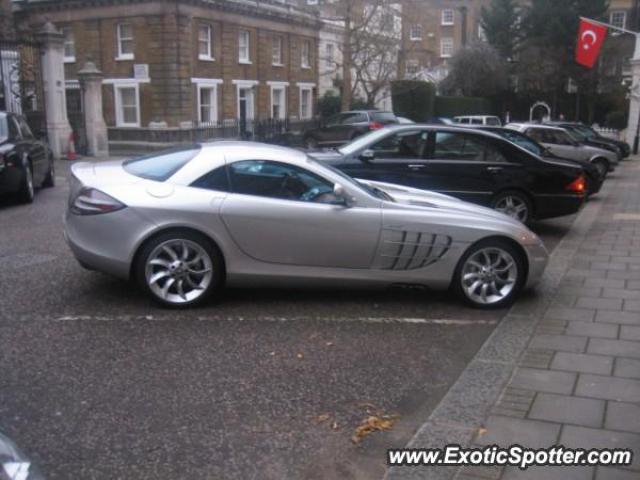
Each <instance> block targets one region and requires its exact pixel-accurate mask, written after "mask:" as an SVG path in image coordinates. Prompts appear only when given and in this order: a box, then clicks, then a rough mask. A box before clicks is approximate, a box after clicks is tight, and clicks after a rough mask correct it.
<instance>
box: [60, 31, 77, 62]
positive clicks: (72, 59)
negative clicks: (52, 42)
mask: <svg viewBox="0 0 640 480" xmlns="http://www.w3.org/2000/svg"><path fill="white" fill-rule="evenodd" d="M60 31H61V32H62V33H63V34H64V40H63V44H62V55H63V57H62V59H63V61H64V63H74V62H75V61H76V39H75V36H74V34H73V27H72V26H71V25H68V26H66V27H62V28H61V29H60ZM67 34H70V35H69V36H70V37H71V39H69V36H68V35H67ZM68 45H71V47H72V48H73V55H67V46H68Z"/></svg>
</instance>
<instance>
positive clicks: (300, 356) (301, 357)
mask: <svg viewBox="0 0 640 480" xmlns="http://www.w3.org/2000/svg"><path fill="white" fill-rule="evenodd" d="M296 357H298V358H299V359H300V360H302V359H303V358H304V354H303V353H302V352H301V353H298V355H296Z"/></svg>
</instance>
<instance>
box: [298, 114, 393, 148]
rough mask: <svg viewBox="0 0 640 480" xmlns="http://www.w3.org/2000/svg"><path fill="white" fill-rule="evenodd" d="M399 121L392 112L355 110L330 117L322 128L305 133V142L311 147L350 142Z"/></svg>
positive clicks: (331, 145) (332, 145) (333, 145)
mask: <svg viewBox="0 0 640 480" xmlns="http://www.w3.org/2000/svg"><path fill="white" fill-rule="evenodd" d="M395 123H398V119H397V118H396V116H395V115H394V114H393V113H392V112H381V111H379V110H354V111H351V112H342V113H338V114H337V115H334V116H332V117H329V118H328V119H327V120H326V121H324V122H323V123H322V125H321V126H320V128H315V129H313V130H308V131H306V132H305V133H304V137H303V139H304V144H305V146H306V147H307V148H309V149H316V148H318V147H335V146H338V145H342V144H344V143H347V142H350V141H351V140H353V139H354V138H357V137H359V136H360V135H363V134H365V133H368V132H370V131H372V130H377V129H379V128H383V127H385V126H387V125H390V124H395Z"/></svg>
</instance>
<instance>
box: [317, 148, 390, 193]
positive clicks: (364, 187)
mask: <svg viewBox="0 0 640 480" xmlns="http://www.w3.org/2000/svg"><path fill="white" fill-rule="evenodd" d="M307 159H308V161H309V162H311V163H314V164H316V165H319V166H321V167H322V168H326V169H327V170H330V171H331V172H333V173H335V174H336V175H338V176H340V178H342V179H343V180H344V181H345V182H346V183H347V184H349V185H351V186H352V187H355V188H357V189H358V190H360V191H361V192H365V193H367V194H369V195H371V196H373V197H376V198H380V199H382V200H389V201H394V199H393V197H392V196H391V195H389V194H388V193H387V192H384V191H382V190H380V189H379V188H375V187H370V186H369V185H367V184H365V183H360V182H358V181H357V180H356V179H355V178H352V177H350V176H349V175H347V174H346V173H344V172H342V171H340V170H338V169H337V168H335V167H333V166H331V165H327V164H326V163H320V162H318V161H317V160H314V159H313V158H310V157H307Z"/></svg>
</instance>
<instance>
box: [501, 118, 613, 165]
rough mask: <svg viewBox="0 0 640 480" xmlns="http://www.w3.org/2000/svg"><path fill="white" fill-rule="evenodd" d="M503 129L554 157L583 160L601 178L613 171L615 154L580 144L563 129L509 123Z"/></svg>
mask: <svg viewBox="0 0 640 480" xmlns="http://www.w3.org/2000/svg"><path fill="white" fill-rule="evenodd" d="M505 128H509V129H511V130H517V131H518V132H522V133H524V134H526V135H527V136H529V137H531V138H532V139H533V140H535V141H537V142H538V143H541V144H542V145H544V146H545V147H546V148H547V149H548V150H549V152H550V153H551V154H553V155H555V156H556V157H561V158H568V159H570V160H585V161H588V162H590V163H592V164H593V165H594V166H595V167H596V168H597V169H598V172H599V173H600V176H601V178H604V177H605V176H606V175H607V172H612V171H613V170H615V168H616V166H617V165H618V162H619V157H618V155H617V154H616V153H615V152H612V151H609V150H605V149H604V148H598V147H594V146H592V145H586V144H584V143H581V142H580V141H579V140H578V139H577V138H575V137H573V136H572V135H571V133H570V132H568V131H567V130H566V129H565V128H560V127H553V126H549V125H540V124H537V123H510V124H508V125H507V126H506V127H505Z"/></svg>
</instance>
